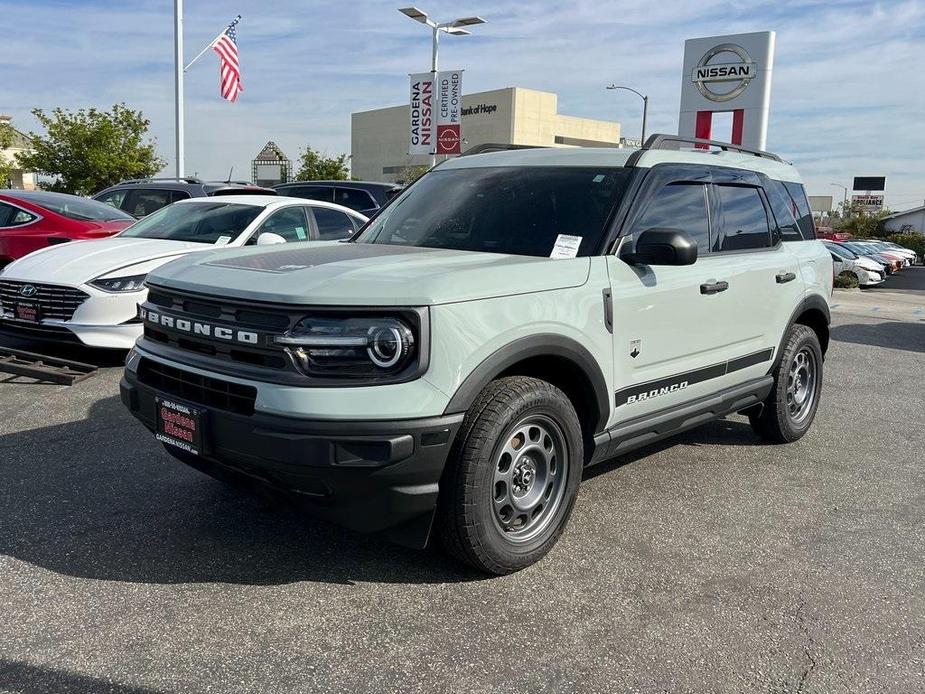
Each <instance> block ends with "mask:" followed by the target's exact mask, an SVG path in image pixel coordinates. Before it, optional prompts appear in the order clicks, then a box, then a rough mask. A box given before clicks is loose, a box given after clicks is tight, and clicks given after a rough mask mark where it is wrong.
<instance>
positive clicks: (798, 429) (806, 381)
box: [748, 324, 822, 443]
mask: <svg viewBox="0 0 925 694" xmlns="http://www.w3.org/2000/svg"><path fill="white" fill-rule="evenodd" d="M773 376H774V387H773V388H772V389H771V393H770V394H769V395H768V397H767V399H766V400H765V401H764V406H763V407H762V408H761V410H760V412H758V413H752V414H750V415H749V418H748V419H749V422H751V425H752V428H753V429H754V430H755V432H756V433H757V434H758V435H759V436H760V437H761V438H763V439H764V440H766V441H769V442H771V443H792V442H793V441H797V440H798V439H800V438H802V437H803V435H804V434H805V433H806V432H807V431H809V427H810V425H811V424H812V423H813V419H814V418H815V416H816V409H817V408H818V407H819V395H820V393H821V391H822V348H821V347H820V346H819V338H818V336H817V335H816V333H815V332H814V331H813V329H812V328H810V327H808V326H805V325H799V324H797V325H794V326H793V327H791V328H790V333H789V335H788V336H787V341H786V343H785V344H784V348H783V350H782V352H781V356H780V359H779V360H778V362H777V365H776V366H775V367H774V372H773Z"/></svg>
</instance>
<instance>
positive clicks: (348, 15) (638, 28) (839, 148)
mask: <svg viewBox="0 0 925 694" xmlns="http://www.w3.org/2000/svg"><path fill="white" fill-rule="evenodd" d="M185 4H186V32H185V36H186V53H187V58H191V57H192V56H193V55H195V53H196V52H198V50H199V49H200V48H201V47H202V46H203V45H205V44H206V43H208V42H209V41H210V40H211V39H212V38H213V37H214V36H215V35H216V34H217V33H218V32H219V31H220V30H221V29H222V27H223V26H224V25H225V24H226V23H227V22H228V21H229V20H230V19H231V18H232V17H233V16H234V15H235V14H238V13H240V14H242V15H243V17H244V19H243V20H242V22H241V25H240V27H239V32H238V41H239V47H240V51H241V60H242V70H243V81H244V88H245V91H244V93H243V94H242V95H241V98H240V100H239V101H238V103H237V104H235V105H231V104H227V103H225V102H223V101H222V100H221V99H220V98H219V96H218V75H217V73H218V65H217V62H218V61H217V58H216V57H215V56H213V55H212V54H211V53H209V54H207V55H206V56H204V58H203V59H202V60H201V61H200V62H199V63H197V64H196V65H195V66H194V67H193V68H192V69H191V71H190V72H189V73H188V74H187V81H186V91H187V113H186V124H187V125H186V127H187V144H186V148H187V157H186V159H187V171H188V172H189V173H193V172H198V173H199V175H201V176H204V177H222V178H223V177H224V176H226V175H227V173H228V170H229V168H230V167H231V166H234V168H235V177H239V176H241V177H249V176H250V165H249V162H250V160H251V159H252V158H253V156H254V155H255V154H256V153H257V152H258V151H259V149H260V148H261V146H262V145H263V144H264V143H265V142H266V141H267V140H270V139H272V140H274V141H276V142H277V143H278V144H279V145H280V146H281V147H282V149H283V150H284V151H285V152H286V153H287V154H288V155H289V157H290V158H292V159H295V158H296V156H297V154H298V150H299V148H300V147H301V146H303V145H304V144H306V143H309V144H311V145H312V146H313V147H316V148H320V149H322V150H326V151H327V152H329V153H339V152H347V151H349V146H350V113H351V112H352V111H358V110H366V109H372V108H378V107H380V106H386V105H394V104H399V103H402V102H403V101H404V100H405V98H406V91H407V74H408V73H409V72H415V71H421V70H426V69H428V68H429V60H430V39H429V35H428V34H427V32H426V31H425V30H424V28H423V27H422V26H420V25H418V24H415V23H414V22H412V21H411V20H409V19H407V18H405V17H403V16H402V15H400V14H399V13H398V12H397V11H396V8H397V7H399V6H400V5H401V4H402V3H401V2H397V1H388V0H355V1H342V2H334V1H330V0H329V1H328V2H314V1H310V0H301V1H300V0H288V1H286V0H186V2H185ZM419 5H420V6H421V7H422V9H425V10H427V11H428V12H430V13H432V14H434V15H436V16H438V17H440V18H450V17H453V16H459V15H461V14H480V15H482V16H483V17H485V18H486V19H488V20H489V23H488V24H486V25H484V26H480V27H475V29H474V33H473V35H472V36H469V37H462V38H448V39H447V40H446V41H445V42H444V43H443V44H442V48H441V64H442V66H444V67H454V68H455V67H461V68H464V69H465V70H466V76H465V91H466V92H475V91H481V90H485V89H494V88H499V87H505V86H522V87H530V88H534V89H543V90H548V91H553V92H556V93H558V94H559V110H560V112H562V113H566V114H569V115H575V116H584V117H589V118H604V119H616V120H619V121H621V122H622V123H623V127H624V134H625V135H627V136H635V135H636V134H637V133H638V132H639V121H640V104H639V101H638V100H637V99H636V98H635V97H633V96H632V95H631V94H626V93H614V92H607V91H605V90H604V85H606V84H607V83H609V82H612V81H616V82H620V83H623V84H627V85H630V86H633V87H635V88H636V89H639V90H640V91H644V92H647V93H648V94H649V95H650V131H653V132H655V131H662V132H677V119H678V102H679V95H680V79H681V61H682V51H683V43H684V40H685V39H686V38H691V37H696V36H710V35H715V34H724V33H736V32H741V31H763V30H768V29H773V30H775V31H776V32H777V56H776V63H775V68H774V77H773V86H772V102H771V117H770V126H769V138H768V139H769V142H768V147H769V149H771V150H772V151H776V152H779V153H780V154H782V155H784V156H785V157H787V158H788V159H791V160H793V161H794V162H795V163H796V164H797V165H798V167H799V169H800V170H801V172H802V173H803V175H804V177H805V178H806V179H807V183H808V188H809V192H810V194H822V195H826V194H834V195H835V196H836V197H838V196H840V195H841V191H840V190H838V189H836V188H834V187H833V186H831V185H830V184H831V183H833V182H836V183H843V184H845V185H850V179H851V177H852V176H855V175H881V174H882V175H886V176H887V204H888V205H890V206H891V207H893V208H894V209H904V208H909V207H913V206H915V205H918V204H922V203H923V202H925V163H923V161H925V158H923V150H925V147H923V145H925V134H923V132H925V131H923V127H922V120H923V119H922V114H923V113H925V50H923V49H925V39H923V36H925V5H923V3H921V2H917V1H915V0H895V1H893V2H867V1H864V2H860V1H859V2H855V1H854V0H844V1H838V0H835V1H825V2H820V1H816V0H803V1H800V2H797V1H796V0H773V1H768V2H765V1H763V0H749V1H748V2H742V1H740V2H725V1H722V2H721V1H719V0H698V1H697V2H691V1H689V0H662V2H651V1H650V0H622V1H617V0H572V2H546V1H544V0H533V1H532V2H513V1H510V0H491V1H487V0H462V1H458V0H457V1H455V2H449V1H447V0H419ZM0 31H2V35H3V37H4V39H3V41H2V42H0V64H2V66H3V67H2V73H0V74H2V75H3V79H2V80H0V112H3V113H10V114H11V115H13V116H14V124H15V125H17V126H18V127H19V128H21V129H24V130H29V129H32V128H34V127H36V124H35V122H34V120H33V119H32V116H31V115H30V114H29V110H30V108H32V107H33V106H40V107H42V108H46V109H51V108H53V107H55V106H63V107H67V108H79V107H85V106H102V107H108V106H110V105H112V104H113V103H115V102H118V101H124V102H126V103H127V104H129V105H130V106H132V107H133V108H138V109H141V110H143V111H144V113H145V114H146V115H147V116H148V117H149V118H150V119H151V121H152V127H151V131H152V134H153V135H154V136H155V137H156V138H157V141H158V145H159V149H160V151H161V153H162V155H163V156H164V157H165V158H167V159H168V160H169V161H172V152H173V73H172V69H173V67H172V61H173V2H172V0H147V1H145V2H134V1H133V0H119V1H118V2H114V1H111V0H71V1H64V0H0ZM171 170H172V167H171Z"/></svg>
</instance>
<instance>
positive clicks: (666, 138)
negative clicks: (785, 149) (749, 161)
mask: <svg viewBox="0 0 925 694" xmlns="http://www.w3.org/2000/svg"><path fill="white" fill-rule="evenodd" d="M669 142H677V143H678V144H679V145H680V144H690V145H702V146H703V147H717V148H719V149H721V150H722V151H724V152H729V151H732V152H742V153H743V154H751V155H753V156H756V157H762V158H763V159H773V160H774V161H779V162H784V160H783V159H781V158H780V157H779V156H777V155H776V154H772V153H771V152H765V151H763V150H760V149H749V148H747V147H742V146H741V145H734V144H731V143H729V142H719V141H718V140H704V139H702V138H699V137H686V136H684V135H664V134H661V133H656V134H654V135H650V136H649V138H648V139H647V140H646V141H645V144H643V146H642V149H643V150H647V149H671V148H669V147H663V146H662V145H664V144H667V143H669Z"/></svg>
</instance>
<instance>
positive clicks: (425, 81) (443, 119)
mask: <svg viewBox="0 0 925 694" xmlns="http://www.w3.org/2000/svg"><path fill="white" fill-rule="evenodd" d="M462 73H463V71H462V70H442V71H440V72H436V73H434V72H421V73H418V74H416V75H411V102H410V103H411V118H410V121H409V127H410V130H409V135H410V137H409V143H410V144H409V147H408V154H459V153H460V152H461V151H462V131H461V119H462Z"/></svg>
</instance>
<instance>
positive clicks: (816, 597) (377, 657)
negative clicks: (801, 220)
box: [0, 268, 925, 694]
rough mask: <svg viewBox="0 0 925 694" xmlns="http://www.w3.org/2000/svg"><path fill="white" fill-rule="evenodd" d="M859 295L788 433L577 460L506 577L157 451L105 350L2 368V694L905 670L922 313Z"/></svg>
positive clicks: (891, 674) (600, 682)
mask: <svg viewBox="0 0 925 694" xmlns="http://www.w3.org/2000/svg"><path fill="white" fill-rule="evenodd" d="M906 272H907V273H908V274H909V275H911V274H913V273H915V274H916V278H917V279H919V280H925V269H919V268H915V269H910V270H908V271H906ZM923 284H925V283H923ZM877 291H879V290H877ZM884 294H888V292H885V293H884ZM869 298H870V295H869V294H868V293H866V292H865V293H850V292H838V293H836V295H835V297H834V299H833V303H835V304H838V305H837V306H836V308H835V309H834V311H833V318H834V325H833V328H832V345H831V348H830V351H829V354H828V358H827V360H826V363H825V385H824V390H823V399H822V404H821V406H820V409H819V412H818V415H817V418H816V421H815V424H814V426H813V428H812V430H811V431H810V432H809V434H808V435H807V436H806V437H805V438H804V439H802V440H801V441H800V442H798V443H796V444H792V445H789V446H769V445H763V444H762V443H761V442H760V441H759V440H758V439H757V438H756V437H755V436H754V435H753V434H752V432H751V430H750V428H749V426H748V424H747V421H746V420H744V419H743V418H742V417H731V418H729V419H727V420H724V421H722V422H717V423H714V424H710V425H707V426H704V427H702V428H700V429H698V430H695V431H692V432H690V433H687V434H685V435H682V436H680V437H678V438H676V439H673V440H670V441H667V442H664V443H661V444H659V445H657V446H655V447H651V448H648V449H645V450H642V451H639V452H636V453H633V454H631V455H629V456H625V457H623V458H620V459H618V460H615V461H611V462H608V463H604V464H602V465H600V466H597V467H595V468H592V469H590V470H589V471H587V473H586V475H585V479H584V482H583V485H582V488H581V492H580V494H579V498H578V503H577V507H576V510H575V513H574V514H573V516H572V520H571V524H570V527H569V529H568V531H567V532H566V533H565V535H564V536H563V538H562V539H561V541H560V542H559V544H558V545H557V546H556V548H555V549H554V550H553V551H552V552H551V553H550V555H549V556H548V557H547V558H546V559H545V560H543V561H542V562H541V563H540V564H538V565H536V566H534V567H531V568H530V569H527V570H525V571H522V572H520V573H518V574H515V575H513V576H508V577H503V578H486V577H484V576H481V575H479V574H476V573H473V572H471V571H469V570H467V569H465V568H462V567H460V566H459V565H457V564H455V563H453V561H452V560H450V559H448V558H446V557H444V556H443V555H442V554H441V553H439V552H436V551H427V552H417V551H413V550H408V549H403V548H401V547H396V546H393V545H389V544H386V543H384V542H382V541H381V540H379V539H377V538H373V537H367V536H361V535H357V534H354V533H351V532H349V531H346V530H342V529H339V528H336V527H333V526H330V525H326V524H323V523H320V522H316V521H312V520H310V519H307V518H306V517H304V515H302V514H301V513H300V512H299V510H298V509H293V508H280V507H279V506H278V504H277V503H276V502H274V501H271V500H267V499H264V498H261V497H258V496H253V495H249V494H245V493H241V492H237V491H234V490H231V489H228V488H226V487H224V486H222V485H221V484H219V483H217V482H214V481H212V480H210V479H209V478H206V477H204V476H202V475H199V474H198V473H196V472H194V471H192V470H190V469H187V468H186V467H184V466H182V465H180V464H178V463H176V462H174V461H173V459H172V458H170V457H169V456H168V455H167V454H165V453H164V452H163V451H162V450H161V448H160V447H159V446H158V445H157V444H156V443H155V442H154V441H153V440H152V438H151V436H150V435H149V434H148V432H147V431H146V430H145V429H144V428H143V427H142V426H141V425H139V424H138V423H136V422H135V421H134V420H133V419H132V418H131V417H130V416H129V415H128V414H127V413H126V412H125V411H124V410H123V408H122V406H121V404H120V403H119V400H118V395H117V384H118V378H119V372H120V369H119V368H118V364H119V358H118V357H109V358H105V359H104V358H101V357H99V355H95V356H94V355H84V354H81V355H78V356H83V357H84V358H95V359H97V360H100V361H102V363H103V364H104V368H103V369H101V372H100V373H99V374H98V375H97V376H95V377H93V378H91V379H89V380H88V381H85V382H83V383H80V384H77V385H75V386H73V387H63V386H54V385H45V384H37V383H33V382H29V381H28V379H20V378H6V379H5V378H4V377H3V375H2V374H0V468H2V474H0V692H28V693H30V694H31V693H38V692H54V693H56V694H58V693H62V692H63V693H67V694H71V693H77V692H80V693H84V692H86V693H91V692H92V693H94V694H96V693H107V692H108V693H112V694H155V693H166V692H221V693H225V692H229V693H231V692H354V691H361V692H444V691H447V692H505V693H506V694H512V693H519V692H540V691H543V692H623V691H635V692H752V691H754V692H825V693H832V692H852V693H854V692H891V693H896V692H920V691H925V561H923V560H925V463H923V460H925V456H923V450H925V387H923V386H925V317H917V314H915V313H914V311H915V307H914V304H915V303H916V302H915V301H913V302H911V304H910V303H909V302H908V301H905V302H904V300H898V304H897V307H894V306H893V304H894V303H895V302H894V299H893V298H891V297H890V296H886V298H885V299H882V298H881V297H880V296H878V297H877V300H878V301H879V302H880V304H881V310H880V311H871V310H870V307H869V306H868V304H867V303H866V302H867V301H868V300H869ZM882 306H887V307H888V309H889V310H883V308H882ZM894 308H895V312H894ZM4 381H5V382H4Z"/></svg>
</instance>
